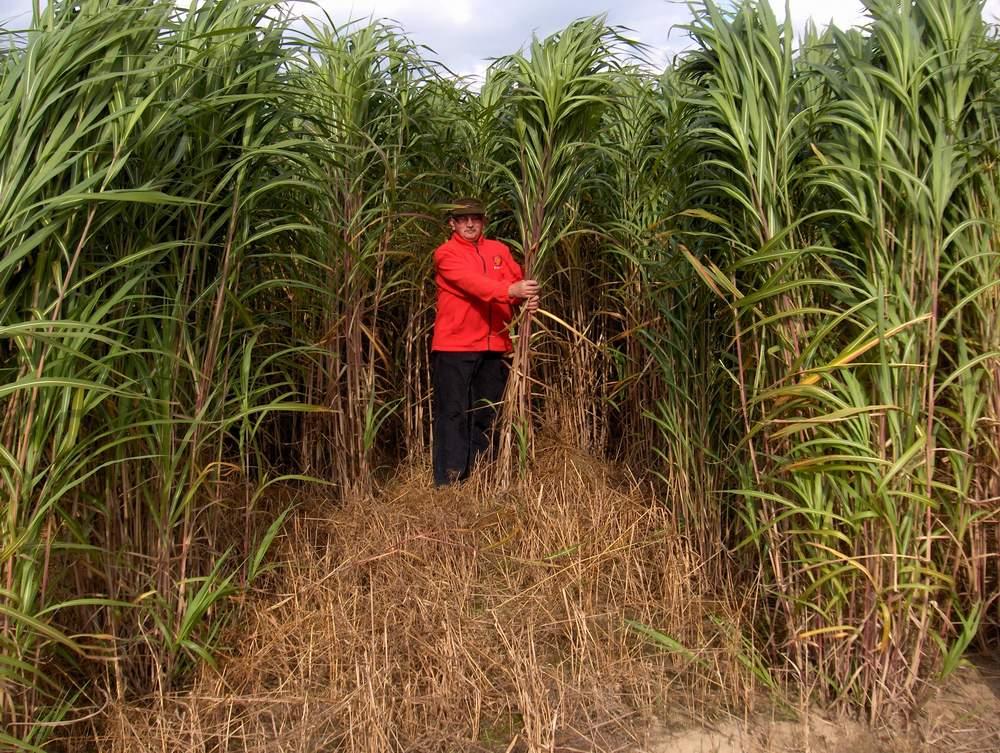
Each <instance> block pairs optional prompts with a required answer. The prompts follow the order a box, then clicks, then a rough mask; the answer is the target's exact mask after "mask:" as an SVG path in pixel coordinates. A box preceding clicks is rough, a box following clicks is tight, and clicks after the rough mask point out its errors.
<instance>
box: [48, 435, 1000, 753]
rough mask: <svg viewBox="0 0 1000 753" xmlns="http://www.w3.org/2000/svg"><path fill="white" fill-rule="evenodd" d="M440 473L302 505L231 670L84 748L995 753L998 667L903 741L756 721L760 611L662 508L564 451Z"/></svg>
mask: <svg viewBox="0 0 1000 753" xmlns="http://www.w3.org/2000/svg"><path fill="white" fill-rule="evenodd" d="M429 475H430V474H429V472H428V471H427V470H426V469H424V468H415V469H413V470H412V471H411V472H410V473H409V474H403V475H401V476H400V477H399V478H397V479H396V480H395V481H394V482H393V483H392V485H391V486H390V487H389V488H387V489H385V490H383V492H382V493H380V494H379V495H378V497H377V498H376V499H367V500H362V501H358V502H355V503H352V504H348V505H346V506H340V507H334V506H332V505H329V504H327V503H325V502H323V501H322V500H312V501H310V502H309V503H308V504H304V505H303V506H302V507H301V508H300V509H299V510H298V512H297V513H296V514H295V515H294V516H293V517H292V518H291V519H290V523H289V524H288V525H287V526H286V533H285V536H284V538H283V539H282V540H281V541H280V542H279V543H278V544H277V546H276V550H275V557H276V560H277V561H279V562H281V563H283V564H282V566H281V567H280V568H277V569H275V570H274V572H273V573H272V575H270V576H268V579H267V582H266V583H264V585H263V587H261V588H260V591H259V592H258V593H256V594H254V595H253V596H252V597H251V598H249V599H247V600H246V601H245V603H243V604H242V605H241V606H240V607H239V618H238V619H237V620H236V621H235V622H234V623H233V624H232V626H231V627H230V629H229V631H228V633H227V641H226V643H227V645H228V648H227V649H226V650H225V651H224V652H223V656H222V657H221V660H220V663H219V667H218V669H217V670H213V669H209V668H206V669H204V670H203V671H202V672H201V674H200V675H199V676H198V677H197V678H196V679H195V681H194V682H193V684H192V686H191V687H190V688H188V689H186V690H184V691H183V692H175V693H169V694H161V695H159V696H157V697H155V698H149V699H144V700H140V701H137V702H129V703H125V702H118V703H114V704H112V705H111V706H110V707H109V709H108V710H107V711H106V712H105V713H104V714H102V715H101V716H100V717H99V718H96V719H94V720H93V721H92V722H91V724H90V726H89V728H88V730H87V732H86V733H85V734H83V735H80V736H78V737H76V738H75V739H72V740H68V741H67V744H68V745H67V747H68V748H69V749H70V750H78V751H83V750H100V751H109V752H110V753H117V752H120V753H139V752H142V753H146V752H147V751H148V752H152V751H159V752H160V753H173V752H175V751H176V752H178V753H179V752H180V751H185V752H186V751H204V752H205V753H208V752H212V753H216V752H218V753H222V752H223V751H226V752H228V751H234V752H235V751H244V752H249V751H261V752H263V751H268V752H269V753H270V752H272V751H274V752H279V751H288V752H289V753H306V752H309V753H312V752H313V751H351V752H352V753H354V752H355V751H357V752H359V753H361V752H368V751H371V752H372V753H375V752H381V751H428V752H432V751H449V752H450V751H470V752H472V751H480V752H483V753H493V752H497V753H501V752H503V753H513V752H514V751H529V752H530V753H535V752H536V751H537V752H539V753H541V752H542V751H546V752H549V753H554V752H555V751H558V752H559V753H571V752H573V751H588V752H590V751H608V752H609V753H610V752H611V751H621V752H623V753H640V752H641V753H667V752H668V751H670V752H672V753H709V752H713V753H732V752H733V751H747V752H748V753H779V752H780V753H792V752H793V751H794V752H796V753H842V752H843V753H848V752H850V753H855V752H856V753H875V752H879V753H902V751H948V752H949V753H965V752H971V751H1000V690H998V684H1000V671H998V670H997V665H996V664H991V663H989V662H985V661H981V662H980V663H979V665H970V666H969V667H965V668H963V669H962V670H961V671H960V672H958V673H957V676H956V677H954V678H953V679H952V680H951V681H949V683H948V684H947V685H946V686H945V687H944V688H942V689H940V690H939V691H937V692H936V693H935V695H934V697H932V698H930V699H929V701H928V703H927V704H926V706H925V709H924V711H923V712H921V714H919V715H918V716H917V717H916V718H914V719H913V720H911V721H910V722H909V723H907V724H905V725H900V726H899V727H898V728H896V729H893V730H885V729H883V730H881V731H879V732H874V731H872V730H871V729H869V728H868V727H867V726H865V725H862V724H859V723H857V722H852V721H849V720H844V719H840V720H831V719H827V718H825V717H824V716H823V715H821V714H819V713H816V712H808V713H800V714H792V713H789V712H788V711H787V710H785V711H782V712H781V713H780V714H779V713H778V712H777V711H776V710H775V709H776V708H777V707H776V706H774V705H772V704H770V703H768V702H767V701H763V702H762V701H761V698H762V697H763V696H762V693H761V692H760V689H759V688H758V687H757V686H756V685H755V681H754V678H753V675H752V674H751V673H750V672H748V671H747V670H746V669H745V668H744V665H743V664H741V662H740V660H739V658H740V654H741V652H744V654H745V652H746V650H747V646H746V644H744V643H742V642H741V638H740V631H739V629H738V628H736V627H734V626H739V625H741V624H744V621H745V619H746V618H747V614H746V610H747V609H749V606H748V605H749V604H750V603H751V602H752V601H753V600H752V598H750V597H749V596H748V595H746V594H745V593H744V594H743V596H742V598H739V594H740V592H741V589H738V588H735V587H734V586H733V585H732V584H729V583H725V582H723V581H722V580H720V579H721V578H723V577H724V576H723V568H722V567H720V566H719V564H720V563H719V561H718V560H716V561H715V562H712V561H711V560H710V561H708V562H706V561H704V558H702V557H698V556H696V554H695V552H694V551H693V549H692V547H691V546H690V545H689V544H688V541H687V539H686V537H685V536H684V535H683V532H682V531H679V530H678V528H677V525H676V522H675V521H674V520H673V519H672V517H671V516H670V514H669V513H668V512H667V510H668V505H665V504H663V501H662V500H657V499H655V498H653V497H652V494H651V492H650V490H649V489H646V488H638V487H637V486H635V485H634V484H630V483H627V482H626V481H625V480H624V479H622V478H619V477H616V475H615V473H613V472H612V471H611V470H610V469H609V468H608V467H606V466H604V465H602V464H600V463H598V462H596V461H594V460H593V459H592V458H589V457H586V456H584V455H581V454H579V453H576V452H574V451H572V450H569V449H567V448H565V447H561V446H558V445H557V444H554V443H553V444H551V445H550V446H549V447H547V448H544V449H543V450H542V451H541V453H540V459H539V461H538V464H537V466H536V469H535V472H534V475H533V478H532V479H531V480H530V481H529V482H526V483H522V484H520V485H518V486H516V487H515V488H513V489H511V490H508V491H504V492H497V491H496V490H495V489H494V488H493V487H492V486H490V485H489V484H488V483H486V482H484V481H483V480H477V479H473V480H472V481H471V482H469V483H467V484H465V485H463V486H460V487H456V488H451V489H446V490H435V489H433V488H432V487H431V485H430V481H429ZM742 590H745V589H742ZM641 626H646V627H648V628H654V629H655V630H656V631H657V634H659V635H661V636H663V638H662V639H661V640H660V641H659V643H658V642H657V641H656V640H654V639H651V638H650V634H649V632H648V631H646V632H643V631H642V627H641ZM734 713H738V714H741V715H742V716H740V717H735V716H733V714H734ZM793 716H794V717H797V720H796V719H792V718H791V717H793Z"/></svg>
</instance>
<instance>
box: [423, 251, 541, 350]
mask: <svg viewBox="0 0 1000 753" xmlns="http://www.w3.org/2000/svg"><path fill="white" fill-rule="evenodd" d="M434 269H435V272H436V274H435V277H434V281H435V282H436V283H437V317H436V318H435V320H434V339H433V340H432V342H431V350H443V351H460V352H467V351H485V350H493V351H499V352H501V353H507V352H509V351H510V350H511V349H512V345H511V342H510V334H509V333H508V332H507V325H508V324H510V320H511V319H512V318H513V315H514V311H513V304H514V303H515V301H516V299H513V298H511V297H510V296H509V295H507V289H508V288H509V287H510V286H511V283H514V282H517V281H518V280H522V279H524V275H523V274H522V273H521V267H519V266H518V264H517V262H516V261H514V258H513V257H512V256H511V255H510V249H509V248H507V246H505V245H504V244H503V243H500V242H499V241H493V240H489V239H487V238H480V239H479V241H478V242H476V243H470V242H469V241H467V240H465V239H464V238H462V237H461V236H459V235H458V234H457V233H453V234H452V236H451V238H450V239H448V240H447V241H445V242H444V243H442V244H441V245H440V246H438V247H437V249H436V250H435V251H434Z"/></svg>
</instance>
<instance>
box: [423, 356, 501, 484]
mask: <svg viewBox="0 0 1000 753" xmlns="http://www.w3.org/2000/svg"><path fill="white" fill-rule="evenodd" d="M509 370H510V366H509V365H508V363H507V359H505V358H504V357H503V354H502V353H496V352H493V351H486V352H475V353H450V352H444V351H435V352H434V353H432V354H431V383H432V386H433V390H434V484H435V485H436V486H443V485H445V484H450V483H452V482H453V481H461V480H462V479H464V478H467V477H468V475H469V472H470V471H471V470H472V467H473V466H474V465H475V463H476V460H477V458H479V457H480V456H481V455H482V454H483V453H486V452H491V451H493V450H495V448H496V443H497V435H496V432H495V431H494V430H493V423H494V420H495V418H496V413H497V408H498V407H499V404H500V401H501V400H502V399H503V391H504V387H506V386H507V374H508V372H509Z"/></svg>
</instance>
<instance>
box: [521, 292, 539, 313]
mask: <svg viewBox="0 0 1000 753" xmlns="http://www.w3.org/2000/svg"><path fill="white" fill-rule="evenodd" d="M524 308H526V309H527V310H528V311H538V296H537V295H533V296H531V298H529V299H528V300H526V301H525V302H524Z"/></svg>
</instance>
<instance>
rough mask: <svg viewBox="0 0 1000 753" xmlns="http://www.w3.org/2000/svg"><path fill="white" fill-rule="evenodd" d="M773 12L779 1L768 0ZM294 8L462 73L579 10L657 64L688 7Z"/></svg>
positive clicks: (993, 11)
mask: <svg viewBox="0 0 1000 753" xmlns="http://www.w3.org/2000/svg"><path fill="white" fill-rule="evenodd" d="M771 3H772V5H774V6H775V9H776V12H777V13H778V15H779V17H780V18H783V17H784V7H785V3H784V0H771ZM292 5H293V6H294V7H295V11H296V12H299V13H303V14H308V15H314V16H315V15H319V11H318V10H317V6H319V7H322V8H323V9H325V10H326V12H327V13H329V14H330V17H331V18H332V19H333V21H334V22H335V23H337V24H342V23H346V22H347V21H349V20H356V19H368V18H372V17H374V18H385V19H391V20H393V21H395V22H396V23H397V24H398V26H399V27H400V28H402V29H403V31H405V32H406V34H407V35H408V36H409V37H410V39H411V40H412V41H414V42H416V43H418V44H422V45H426V46H427V47H429V48H431V49H432V50H433V51H434V52H433V54H430V53H429V54H428V57H429V58H432V59H436V60H438V61H440V62H442V63H444V64H445V65H446V66H448V68H450V69H451V70H452V71H454V72H455V73H458V74H462V75H470V74H471V75H481V74H482V72H483V71H484V70H485V69H486V66H487V65H489V59H490V58H494V57H498V56H500V55H505V54H508V53H511V52H516V51H517V50H519V49H521V48H523V47H526V46H527V45H528V44H529V43H530V42H531V37H532V35H533V34H535V35H537V36H539V37H545V36H547V35H549V34H552V33H553V32H556V31H559V30H560V29H562V28H564V27H565V26H566V25H567V24H569V22H570V21H572V20H574V19H576V18H580V17H583V16H591V15H598V14H602V13H606V14H607V17H608V23H610V24H613V25H618V26H626V27H628V28H629V29H631V30H632V31H631V33H630V34H629V36H630V37H632V38H634V39H636V40H638V41H640V42H642V43H644V44H646V45H648V46H649V48H650V51H649V57H650V58H651V63H652V64H653V65H654V66H656V67H662V66H663V65H664V64H666V62H668V60H669V59H670V58H671V57H672V56H673V55H674V54H676V53H677V52H678V51H680V50H681V49H683V48H684V46H685V45H686V44H687V39H686V35H685V34H684V32H683V31H681V30H679V29H673V30H671V29H672V27H674V26H675V25H677V24H683V23H685V22H686V21H687V20H688V19H689V18H690V11H689V10H688V6H687V5H686V4H685V3H683V2H675V1H673V0H314V2H312V3H306V2H295V3H292ZM789 7H790V12H791V16H792V22H793V24H794V25H795V26H796V28H798V29H800V30H801V29H802V27H803V26H804V25H805V23H806V21H807V20H808V19H810V18H812V19H813V20H814V21H815V22H816V23H817V25H818V26H820V27H822V26H825V25H826V24H827V23H828V22H830V21H833V22H835V23H836V24H837V25H838V26H840V27H842V28H843V27H846V26H850V25H852V24H857V23H863V22H864V17H863V15H862V6H861V3H860V2H858V1H857V0H789ZM983 15H984V17H985V18H986V19H987V20H990V21H994V22H995V21H997V19H998V18H1000V0H987V2H986V7H985V9H984V13H983ZM30 19H31V0H0V24H5V25H6V26H7V28H9V29H16V28H23V27H24V26H26V25H27V24H28V23H29V21H30Z"/></svg>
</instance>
